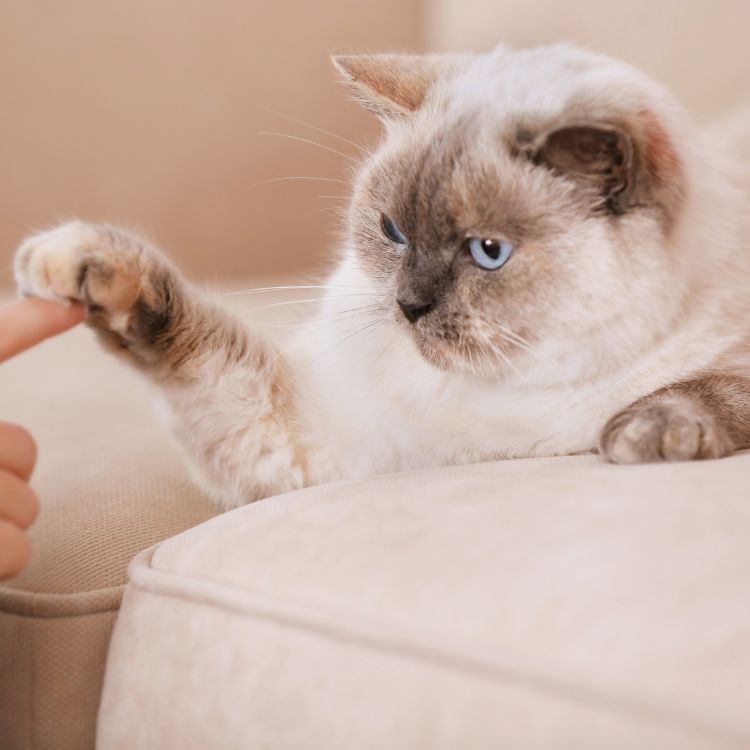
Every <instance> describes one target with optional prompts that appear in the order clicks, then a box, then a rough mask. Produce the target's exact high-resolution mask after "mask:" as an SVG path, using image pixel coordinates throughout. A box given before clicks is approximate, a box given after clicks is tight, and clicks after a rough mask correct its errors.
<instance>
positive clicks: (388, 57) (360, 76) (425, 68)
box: [331, 54, 461, 120]
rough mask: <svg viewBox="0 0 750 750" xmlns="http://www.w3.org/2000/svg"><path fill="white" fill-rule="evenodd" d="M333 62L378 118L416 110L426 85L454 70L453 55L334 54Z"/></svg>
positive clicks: (395, 117)
mask: <svg viewBox="0 0 750 750" xmlns="http://www.w3.org/2000/svg"><path fill="white" fill-rule="evenodd" d="M331 59H332V60H333V64H334V65H335V66H336V67H337V68H338V70H339V71H340V72H341V73H342V74H343V76H344V78H345V80H346V82H347V83H348V84H349V86H350V87H351V88H352V89H353V91H354V96H355V98H356V99H357V100H359V101H360V102H361V103H362V104H363V105H364V106H365V107H367V108H368V109H370V110H372V111H373V112H375V114H376V115H377V116H378V117H380V118H381V119H385V120H399V119H403V118H405V117H408V116H409V115H411V114H412V113H413V112H416V111H417V110H418V109H419V108H420V107H421V106H422V103H423V102H424V99H425V95H426V94H427V91H428V90H429V88H430V87H431V86H432V85H433V84H434V83H435V82H436V81H437V80H438V79H439V78H441V77H442V76H444V75H448V74H450V73H451V71H453V70H455V69H456V67H457V66H458V64H459V61H460V59H461V58H459V57H457V56H452V55H396V54H376V55H336V56H334V57H332V58H331Z"/></svg>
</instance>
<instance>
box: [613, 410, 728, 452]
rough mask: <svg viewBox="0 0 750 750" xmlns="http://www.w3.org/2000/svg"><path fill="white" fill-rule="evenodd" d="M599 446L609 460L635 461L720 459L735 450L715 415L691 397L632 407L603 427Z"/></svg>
mask: <svg viewBox="0 0 750 750" xmlns="http://www.w3.org/2000/svg"><path fill="white" fill-rule="evenodd" d="M599 449H600V451H601V453H602V454H603V455H604V456H606V458H607V459H608V460H609V461H612V462H613V463H617V464H635V463H648V462H657V461H691V460H694V459H699V458H719V457H721V456H726V455H728V454H729V453H731V452H732V450H733V445H732V441H731V439H730V437H729V435H728V434H727V432H726V430H725V429H724V428H723V427H722V426H721V425H720V424H718V422H717V420H716V418H715V417H714V416H713V415H712V414H711V413H710V412H708V411H707V410H705V409H704V408H703V407H702V406H701V405H700V404H696V403H694V402H692V400H690V399H687V398H685V399H683V398H675V399H674V400H665V401H661V402H656V403H651V404H648V403H644V404H642V405H639V406H634V407H630V408H629V409H626V410H625V411H622V412H620V413H619V414H617V415H615V416H614V417H612V419H610V420H609V422H608V423H607V424H606V425H605V427H604V429H603V430H602V434H601V438H600V441H599Z"/></svg>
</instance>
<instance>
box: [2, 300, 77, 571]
mask: <svg viewBox="0 0 750 750" xmlns="http://www.w3.org/2000/svg"><path fill="white" fill-rule="evenodd" d="M84 316H85V313H84V310H83V308H82V307H81V306H80V305H70V306H67V307H66V306H64V305H60V304H58V303H57V302H49V301H47V300H41V299H24V300H21V301H19V302H13V303H10V304H8V305H5V306H3V307H0V362H3V361H5V360H6V359H8V358H10V357H12V356H14V355H15V354H18V353H19V352H22V351H23V350H24V349H28V348H29V347H31V346H34V345H35V344H38V343H39V342H40V341H43V340H44V339H46V338H49V337H50V336H55V335H56V334H58V333H62V332H63V331H66V330H68V328H72V327H73V326H74V325H76V324H77V323H80V322H81V321H82V320H83V318H84ZM35 461H36V443H35V442H34V439H33V438H32V437H31V435H30V434H29V433H28V431H27V430H25V429H24V428H23V427H19V426H18V425H14V424H8V423H7V422H0V580H2V579H4V578H12V577H13V576H16V575H18V574H19V573H20V572H21V570H23V568H24V566H25V565H26V563H27V562H28V561H29V557H30V555H31V545H30V543H29V539H28V537H27V536H26V533H25V531H26V529H28V527H29V526H30V525H31V522H32V521H33V520H34V518H35V517H36V513H37V499H36V495H35V494H34V491H33V490H32V489H31V487H30V486H29V483H28V482H29V478H30V477H31V472H32V470H33V469H34V463H35Z"/></svg>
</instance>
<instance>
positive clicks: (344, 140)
mask: <svg viewBox="0 0 750 750" xmlns="http://www.w3.org/2000/svg"><path fill="white" fill-rule="evenodd" d="M255 106H256V107H258V108H259V109H262V110H265V111H266V112H269V113H270V114H272V115H276V116H277V117H281V118H283V119H284V120H288V121H289V122H296V123H297V124H298V125H304V126H305V127H306V128H311V129H312V130H317V131H318V133H322V134H323V135H327V136H330V137H331V138H335V139H336V140H338V141H341V142H342V143H348V144H349V145H350V146H354V148H356V149H357V150H358V151H361V152H362V153H363V154H367V156H373V153H372V151H368V150H367V149H366V148H365V147H364V146H361V145H360V144H359V143H355V142H354V141H350V140H349V139H348V138H344V136H343V135H337V134H336V133H333V132H331V131H330V130H326V129H325V128H321V127H319V126H318V125H313V124H312V123H310V122H307V121H305V120H302V119H300V118H299V117H293V116H292V115H287V114H285V113H284V112H279V111H278V110H275V109H271V107H266V106H264V105H263V104H256V105H255Z"/></svg>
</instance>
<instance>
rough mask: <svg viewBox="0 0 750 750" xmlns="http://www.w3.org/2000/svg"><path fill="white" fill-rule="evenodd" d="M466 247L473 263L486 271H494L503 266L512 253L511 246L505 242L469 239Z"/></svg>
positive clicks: (476, 238)
mask: <svg viewBox="0 0 750 750" xmlns="http://www.w3.org/2000/svg"><path fill="white" fill-rule="evenodd" d="M468 245H469V252H470V253H471V257H472V259H473V260H474V262H475V263H476V264H477V265H478V266H479V267H480V268H484V269H485V270H486V271H495V270H497V269H498V268H500V266H503V265H505V263H506V262H507V260H508V258H510V254H511V253H512V252H513V245H511V244H510V242H505V240H489V239H480V238H479V237H469V240H468Z"/></svg>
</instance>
